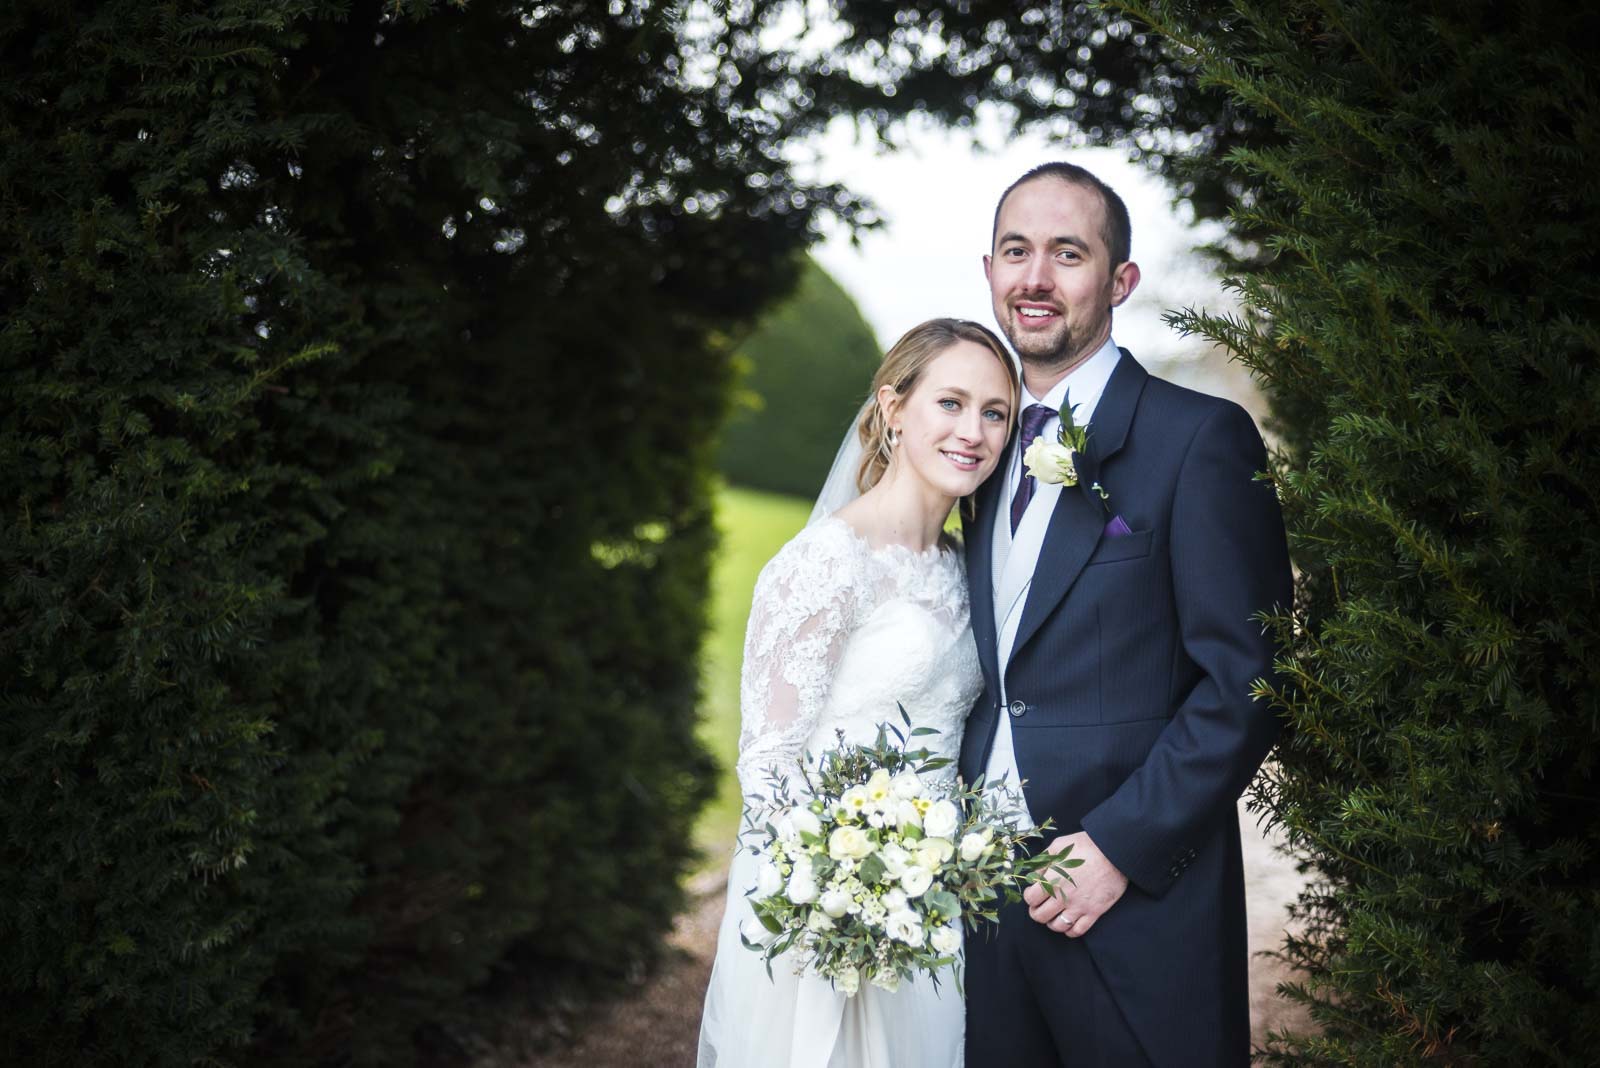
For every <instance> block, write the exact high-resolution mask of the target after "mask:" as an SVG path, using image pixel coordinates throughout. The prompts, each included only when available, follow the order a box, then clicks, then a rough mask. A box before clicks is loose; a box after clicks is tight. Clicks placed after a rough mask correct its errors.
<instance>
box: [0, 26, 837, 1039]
mask: <svg viewBox="0 0 1600 1068" xmlns="http://www.w3.org/2000/svg"><path fill="white" fill-rule="evenodd" d="M669 14H670V13H669ZM675 29H676V27H675V24H674V23H673V22H672V21H671V20H670V18H669V17H668V14H662V13H659V12H654V11H648V10H640V9H636V8H635V7H633V6H632V5H608V4H603V3H601V4H577V5H566V6H562V7H559V8H558V7H556V6H554V5H540V6H536V7H528V8H526V9H524V8H522V7H518V6H513V5H497V4H489V3H472V4H468V5H465V6H462V5H434V4H428V3H422V2H411V3H404V2H402V3H395V2H392V0H391V2H376V0H367V2H348V3H345V2H332V0H300V2H294V3H282V2H272V3H268V2H266V0H229V2H222V3H210V4H179V3H148V2H146V0H111V2H103V3H98V2H88V0H83V2H79V3H69V2H44V0H37V2H35V0H24V2H20V3H14V4H8V5H6V6H5V9H4V11H0V249H3V250H4V251H3V253H0V379H3V383H4V386H3V393H0V486H3V491H0V498H3V501H4V509H5V511H4V519H3V520H0V573H3V576H4V586H3V589H0V829H3V830H0V1004H3V1005H4V1010H3V1012H0V1062H3V1063H6V1064H24V1063H25V1064H30V1065H49V1064H63V1065H66V1064H71V1065H92V1064H151V1065H157V1064H159V1065H188V1064H200V1063H222V1062H233V1063H239V1062H250V1063H261V1064H312V1063H317V1062H319V1061H327V1062H342V1063H349V1062H355V1063H369V1064H384V1065H399V1064H405V1063H407V1062H408V1061H409V1060H410V1059H411V1058H412V1055H413V1050H414V1039H415V1036H416V1034H417V1033H418V1030H419V1028H422V1027H424V1026H425V1025H429V1024H431V1023H433V1022H436V1021H440V1020H445V1019H448V1017H449V1015H450V1013H451V1011H452V1006H453V1005H455V1004H456V1003H457V1002H458V1001H459V999H460V996H461V994H462V992H463V991H464V990H466V989H468V988H470V987H472V986H474V985H475V984H479V983H482V982H483V981H485V980H486V979H487V978H489V977H490V976H491V975H493V974H495V972H496V970H497V969H501V970H503V969H506V968H513V967H515V968H521V969H524V970H533V971H537V970H539V969H541V968H556V967H560V968H572V969H576V970H577V971H578V972H579V973H582V972H584V971H587V972H590V973H596V972H603V971H608V970H616V969H619V968H622V967H625V966H626V965H627V964H629V963H630V962H632V961H636V960H639V959H643V958H647V957H648V956H649V955H650V954H651V953H652V952H653V951H654V949H655V947H656V946H657V945H658V943H659V939H660V937H661V935H662V933H663V932H664V931H665V930H666V928H667V927H668V925H669V922H670V918H671V914H672V911H673V907H674V904H675V902H676V900H677V893H678V891H677V888H676V885H677V876H678V874H679V873H680V872H681V871H682V870H683V869H684V867H685V866H686V864H687V863H688V861H689V856H688V847H687V845H686V833H687V830H688V827H689V823H690V820H691V817H692V815H693V813H694V811H695V809H696V807H697V805H698V804H699V803H700V801H701V800H702V798H703V797H704V794H705V791H706V789H707V777H706V776H707V770H708V769H707V763H706V757H705V756H704V754H703V753H702V752H701V751H700V749H699V748H698V746H697V745H696V744H695V742H694V741H693V735H692V720H693V714H694V702H695V687H696V668H695V661H696V649H697V645H698V641H699V637H700V633H701V631H702V629H703V623H704V619H703V608H702V603H703V599H704V588H705V582H706V559H707V554H708V551H709V547H710V545H711V539H712V533H711V526H710V517H709V503H708V489H707V477H708V472H709V470H710V466H711V459H712V457H711V444H710V437H711V435H712V433H713V431H714V428H715V427H716V425H717V424H718V422H719V420H720V419H721V418H722V415H723V412H724V409H725V404H726V397H725V394H726V392H727V390H728V388H729V372H728V365H729V353H728V352H727V351H726V350H725V344H724V343H723V342H721V341H719V340H718V339H719V338H721V337H725V336H727V335H728V334H729V333H730V332H732V331H734V330H736V329H738V328H739V327H740V325H741V322H742V320H743V318H744V317H746V316H749V315H750V314H752V313H753V312H754V311H755V310H758V309H759V308H760V307H761V306H762V305H763V304H764V303H765V302H767V301H769V300H770V299H772V298H773V297H774V296H775V295H777V294H779V293H781V292H782V291H783V290H784V288H785V287H786V286H787V285H789V284H791V283H792V281H793V275H794V272H793V269H792V267H791V266H790V265H792V264H793V263H794V262H795V257H796V254H797V250H798V249H799V247H800V246H801V245H802V244H803V243H804V240H805V233H806V227H807V224H808V220H809V217H810V215H811V213H812V212H813V211H814V210H815V209H816V204H817V197H816V194H815V193H814V192H813V191H811V190H807V189H804V188H796V187H794V186H793V184H792V183H790V182H789V181H788V180H787V178H786V175H785V172H784V170H783V167H782V164H781V161H779V160H778V157H777V153H776V150H775V148H773V147H772V144H771V141H770V137H769V136H768V135H769V134H770V133H771V131H770V130H758V129H756V128H755V122H756V120H755V119H753V118H751V117H749V116H748V115H744V114H743V113H741V112H740V110H739V109H736V108H733V107H730V106H727V104H726V102H725V101H724V100H722V96H721V95H719V94H723V95H725V93H726V91H727V87H726V85H722V86H720V87H705V88H694V87H691V86H687V85H685V84H683V83H681V82H680V80H679V79H678V78H677V77H676V73H675V72H676V70H677V69H678V66H677V64H678V60H677V59H676V58H675V48H676V44H675V38H674V36H673V35H674V32H675ZM742 115H743V117H741V116H742ZM825 195H831V194H826V192H825Z"/></svg>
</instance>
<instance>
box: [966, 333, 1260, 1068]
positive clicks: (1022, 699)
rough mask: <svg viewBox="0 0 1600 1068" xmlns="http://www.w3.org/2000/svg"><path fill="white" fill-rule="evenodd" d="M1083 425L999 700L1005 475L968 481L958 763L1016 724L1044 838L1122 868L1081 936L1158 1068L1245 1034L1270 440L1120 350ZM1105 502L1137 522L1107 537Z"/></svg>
mask: <svg viewBox="0 0 1600 1068" xmlns="http://www.w3.org/2000/svg"><path fill="white" fill-rule="evenodd" d="M1089 429H1090V434H1089V441H1088V446H1087V455H1088V461H1089V462H1088V464H1087V465H1086V466H1087V468H1088V470H1087V471H1085V472H1082V473H1083V474H1085V475H1086V476H1087V477H1084V478H1083V479H1082V484H1081V485H1080V487H1079V488H1078V489H1077V490H1074V489H1072V488H1070V487H1068V488H1066V489H1064V490H1063V492H1062V493H1061V495H1060V497H1059V498H1058V500H1057V503H1056V506H1055V510H1054V512H1053V513H1052V514H1051V517H1050V524H1049V527H1048V533H1047V534H1046V537H1045V542H1044V545H1043V548H1042V549H1041V551H1040V555H1039V561H1038V564H1037V566H1036V568H1035V571H1034V576H1033V582H1032V586H1031V587H1030V589H1029V591H1028V595H1027V601H1026V602H1025V604H1024V607H1023V614H1022V620H1021V623H1020V626H1019V628H1018V630H1017V637H1016V642H1015V644H1014V646H1013V651H1012V655H1011V660H1010V663H1009V665H1008V666H1007V668H1006V678H1005V681H1006V695H1007V700H1008V704H1007V705H1006V707H1004V708H1002V707H1001V706H1000V702H999V694H1000V687H999V671H1000V666H999V665H998V664H997V663H996V635H995V629H996V621H995V618H994V610H993V604H994V596H993V590H992V576H991V563H990V554H991V551H992V543H993V529H994V528H993V522H994V510H995V508H996V507H997V504H998V501H999V499H1000V492H999V491H1000V488H1001V487H1000V482H1001V479H999V478H991V479H990V480H989V481H988V482H987V483H985V484H984V486H983V487H981V488H980V490H979V492H978V498H977V502H976V503H977V514H976V522H975V525H974V529H972V530H971V531H970V532H969V533H968V534H967V537H966V544H967V573H968V577H969V581H970V586H971V591H972V629H973V633H974V635H975V637H976V638H977V642H978V649H979V653H980V659H981V660H982V663H983V672H984V680H985V686H984V693H983V695H982V696H981V697H980V698H979V699H978V703H977V705H976V706H975V707H974V708H973V710H972V713H971V716H970V718H969V719H968V721H967V727H966V733H965V738H964V741H963V745H962V750H961V771H962V774H963V776H964V777H965V778H966V780H967V781H968V782H971V781H973V780H974V779H976V777H977V776H978V775H979V774H981V773H982V772H983V770H984V767H985V765H986V763H987V761H988V755H989V751H990V749H991V747H992V745H993V741H994V733H995V726H996V724H997V722H998V717H1000V716H1002V715H1005V716H1009V717H1010V718H1011V729H1012V734H1013V739H1014V741H1015V747H1016V758H1017V767H1018V770H1019V772H1020V773H1021V776H1022V778H1023V779H1025V780H1026V786H1025V789H1024V793H1025V795H1026V797H1027V800H1028V807H1029V809H1030V810H1031V812H1032V814H1033V816H1034V818H1035V819H1036V820H1039V821H1041V822H1042V821H1043V820H1045V819H1046V818H1049V819H1051V820H1052V821H1054V830H1053V831H1052V832H1051V834H1052V836H1054V835H1062V834H1068V833H1071V832H1074V831H1078V830H1083V831H1087V832H1088V833H1089V836H1090V837H1091V838H1092V839H1093V840H1094V842H1095V844H1096V845H1097V846H1098V847H1099V848H1100V849H1101V850H1102V851H1104V853H1105V854H1106V856H1107V857H1108V858H1109V859H1110V860H1111V862H1112V863H1113V864H1115V865H1116V866H1117V868H1118V869H1120V870H1121V871H1122V873H1123V874H1124V875H1126V876H1127V877H1128V879H1129V881H1130V885H1129V888H1128V892H1127V893H1126V894H1125V895H1124V896H1123V898H1122V899H1121V900H1120V901H1118V902H1117V904H1115V905H1114V906H1112V908H1111V909H1110V910H1109V911H1108V912H1106V914H1105V915H1104V916H1102V917H1101V918H1100V920H1099V921H1098V922H1097V923H1096V924H1095V925H1094V927H1093V928H1091V929H1090V930H1089V931H1088V932H1087V933H1086V934H1085V935H1084V936H1083V939H1082V940H1083V942H1084V944H1085V945H1086V946H1087V948H1088V950H1089V952H1090V954H1091V956H1092V957H1093V959H1094V962H1095V965H1096V968H1097V969H1098V971H1099V972H1100V975H1101V976H1102V978H1103V980H1104V981H1105V982H1106V984H1107V985H1108V987H1109V988H1110V990H1111V993H1112V995H1113V997H1115V999H1116V1001H1117V1004H1118V1005H1119V1006H1120V1007H1121V1008H1122V1010H1123V1012H1124V1014H1125V1015H1126V1017H1127V1018H1128V1021H1129V1023H1130V1025H1131V1026H1132V1027H1133V1028H1134V1030H1135V1032H1136V1034H1138V1036H1139V1038H1140V1041H1141V1042H1142V1043H1143V1044H1144V1046H1145V1048H1146V1050H1147V1051H1148V1052H1149V1053H1150V1055H1151V1057H1152V1059H1153V1060H1154V1061H1155V1063H1157V1064H1163V1065H1164V1064H1171V1065H1180V1064H1182V1065H1189V1064H1206V1063H1237V1060H1236V1059H1234V1058H1233V1057H1232V1056H1231V1055H1227V1054H1226V1053H1225V1052H1224V1053H1223V1054H1220V1055H1218V1056H1217V1057H1216V1058H1213V1057H1212V1056H1211V1055H1209V1054H1206V1053H1203V1052H1202V1051H1201V1049H1199V1048H1197V1047H1204V1046H1207V1045H1209V1044H1210V1043H1211V1042H1212V1040H1213V1039H1214V1040H1215V1042H1216V1048H1217V1049H1218V1050H1222V1051H1227V1050H1239V1049H1245V1048H1247V1047H1248V1042H1249V1037H1248V1034H1249V1031H1248V1029H1249V1015H1248V976H1247V968H1248V962H1247V959H1246V949H1245V917H1244V883H1243V869H1242V864H1241V860H1240V846H1239V828H1238V819H1237V815H1236V802H1237V800H1238V798H1239V796H1240V794H1241V793H1242V792H1243V791H1244V789H1245V787H1246V786H1247V785H1248V784H1249V782H1250V779H1251V778H1252V776H1253V775H1254V774H1255V772H1256V770H1257V768H1258V767H1259V766H1260V764H1261V761H1262V759H1263V758H1264V757H1265V756H1266V754H1267V751H1268V750H1269V749H1270V748H1271V746H1272V743H1273V740H1274V738H1275V737H1276V734H1277V730H1278V722H1277V719H1276V717H1275V716H1274V715H1273V714H1272V713H1271V712H1270V711H1269V710H1268V709H1267V707H1266V706H1265V704H1264V703H1262V702H1258V701H1255V700H1253V699H1252V697H1251V688H1252V684H1253V682H1254V681H1255V680H1257V679H1260V678H1270V677H1271V675H1272V660H1273V655H1274V652H1275V645H1274V642H1273V639H1272V636H1271V634H1270V633H1268V632H1266V631H1265V630H1264V628H1263V626H1262V624H1261V623H1260V622H1259V620H1258V619H1256V618H1255V617H1256V615H1257V614H1258V613H1261V612H1264V611H1269V610H1272V609H1274V608H1275V607H1282V608H1287V607H1288V606H1289V604H1290V598H1291V593H1292V590H1291V578H1290V568H1289V557H1288V550H1287V547H1286V545H1285V539H1284V531H1283V521H1282V516H1281V513H1280V511H1279V507H1278V502H1277V497H1276V494H1275V492H1274V490H1273V487H1272V485H1271V484H1270V483H1267V482H1264V481H1261V480H1259V479H1257V478H1256V475H1257V473H1258V472H1260V471H1263V470H1265V469H1266V467H1267V459H1266V450H1265V449H1264V447H1263V446H1262V442H1261V437H1260V435H1259V434H1258V433H1257V431H1256V428H1255V424H1254V423H1253V422H1252V421H1251V419H1250V416H1249V415H1248V413H1246V412H1245V411H1244V409H1243V408H1241V407H1239V406H1238V405H1237V404H1234V403H1232V402H1230V401H1226V400H1221V399H1218V398H1216V397H1210V396H1207V395H1205V394H1201V393H1196V392H1194V391H1192V390H1187V389H1183V388H1181V387H1179V386H1175V385H1173V384H1171V383H1169V382H1165V381H1162V380H1161V379H1158V378H1154V377H1152V376H1151V375H1150V374H1148V373H1147V372H1146V371H1145V370H1144V368H1143V367H1141V366H1140V365H1139V364H1138V363H1137V362H1136V361H1135V360H1134V359H1133V357H1132V356H1131V355H1130V354H1129V353H1128V352H1127V351H1126V350H1123V352H1122V358H1121V360H1120V361H1119V362H1118V363H1117V366H1116V368H1115V369H1114V370H1113V372H1112V375H1111V378H1110V380H1109V381H1108V382H1107V384H1106V388H1105V392H1104V393H1103V394H1102V396H1101V398H1100V401H1099V403H1098V404H1097V405H1096V408H1095V411H1094V416H1093V419H1092V421H1091V424H1090V428H1089ZM1094 481H1098V482H1099V483H1100V485H1101V486H1102V487H1103V488H1104V490H1105V491H1106V493H1107V494H1109V500H1107V501H1105V502H1104V503H1102V502H1101V500H1100V498H1099V497H1098V496H1097V495H1095V494H1094V493H1092V492H1091V491H1090V490H1089V489H1088V485H1089V484H1090V483H1092V482H1094ZM1112 515H1120V516H1121V517H1122V518H1123V520H1124V521H1125V522H1126V523H1127V524H1128V526H1129V527H1131V528H1132V531H1133V532H1132V533H1131V534H1126V535H1122V536H1120V537H1118V536H1114V535H1108V534H1106V533H1105V526H1106V523H1107V520H1108V519H1110V518H1111V516H1112ZM1064 1008H1066V1007H1064ZM1219 1029H1220V1030H1221V1032H1222V1033H1217V1032H1218V1031H1219Z"/></svg>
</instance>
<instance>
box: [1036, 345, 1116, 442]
mask: <svg viewBox="0 0 1600 1068" xmlns="http://www.w3.org/2000/svg"><path fill="white" fill-rule="evenodd" d="M1121 358H1122V353H1121V352H1120V351H1119V350H1118V349H1117V343H1116V342H1115V341H1114V340H1112V338H1111V337H1110V335H1107V336H1106V342H1105V344H1104V345H1101V346H1100V347H1099V348H1098V349H1096V350H1095V352H1094V355H1093V356H1090V357H1089V358H1088V359H1087V360H1084V361H1083V362H1082V363H1080V364H1079V365H1078V366H1076V367H1074V368H1073V369H1072V370H1071V371H1068V372H1067V376H1066V377H1065V378H1063V379H1062V380H1061V381H1059V382H1057V383H1056V384H1055V385H1054V386H1052V387H1051V388H1050V392H1048V393H1046V394H1045V395H1044V396H1043V397H1035V396H1034V395H1033V394H1032V393H1030V392H1028V387H1027V386H1023V387H1022V407H1024V408H1026V407H1027V406H1028V405H1030V404H1046V405H1049V406H1050V409H1051V411H1060V410H1061V405H1062V403H1063V402H1064V401H1065V400H1066V399H1067V391H1068V390H1071V392H1072V403H1073V406H1074V407H1075V408H1077V412H1075V413H1074V415H1073V422H1075V423H1076V424H1077V425H1078V426H1086V425H1087V424H1088V422H1089V420H1090V419H1092V418H1094V409H1095V405H1096V404H1098V403H1100V394H1102V393H1104V392H1105V390H1106V383H1107V382H1109V381H1111V372H1112V371H1114V370H1116V368H1117V361H1118V360H1119V359H1121ZM1017 422H1018V424H1019V425H1020V424H1021V422H1022V413H1021V412H1018V413H1017Z"/></svg>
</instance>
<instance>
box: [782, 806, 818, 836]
mask: <svg viewBox="0 0 1600 1068" xmlns="http://www.w3.org/2000/svg"><path fill="white" fill-rule="evenodd" d="M789 823H790V825H791V826H793V827H794V830H795V833H796V834H821V833H822V821H821V820H819V819H817V816H816V813H814V812H812V811H811V810H810V809H809V808H806V807H804V806H803V805H796V806H795V807H794V808H792V809H790V810H789Z"/></svg>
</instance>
